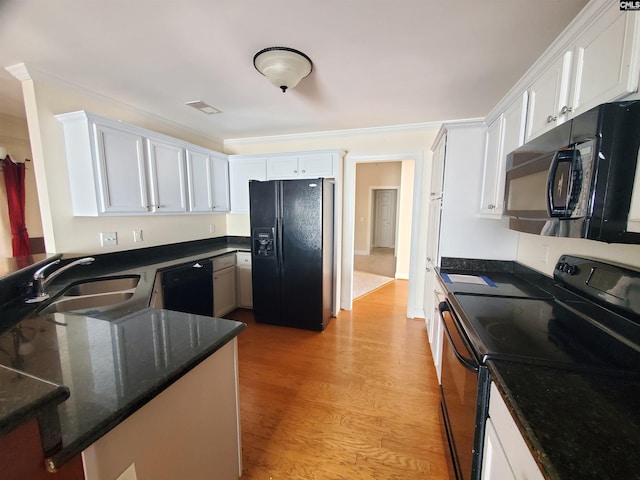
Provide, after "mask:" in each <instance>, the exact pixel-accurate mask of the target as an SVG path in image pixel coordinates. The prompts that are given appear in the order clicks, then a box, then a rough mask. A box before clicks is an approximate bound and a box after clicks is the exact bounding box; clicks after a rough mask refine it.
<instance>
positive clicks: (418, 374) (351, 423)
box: [229, 280, 453, 480]
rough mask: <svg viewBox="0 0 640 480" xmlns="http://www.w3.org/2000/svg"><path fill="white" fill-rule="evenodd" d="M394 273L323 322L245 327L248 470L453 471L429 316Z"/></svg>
mask: <svg viewBox="0 0 640 480" xmlns="http://www.w3.org/2000/svg"><path fill="white" fill-rule="evenodd" d="M406 301H407V282H406V281H403V280H396V281H394V282H392V283H390V284H389V285H386V286H384V287H382V288H380V289H379V290H376V291H375V292H373V293H371V294H368V295H365V296H363V297H361V298H360V299H358V300H357V301H356V302H354V308H353V310H352V311H350V312H346V311H341V312H340V314H339V315H338V318H335V319H333V320H332V321H331V322H330V323H329V325H328V327H327V329H326V330H325V331H324V332H320V333H319V332H310V331H306V330H299V329H293V328H286V327H279V326H272V325H264V324H258V323H256V322H255V321H254V320H253V315H252V313H251V311H249V310H236V311H235V312H233V313H232V314H231V315H230V316H229V318H234V319H237V320H241V321H244V322H246V323H247V325H248V328H247V329H246V330H245V331H244V332H243V333H242V334H241V335H240V336H239V338H238V344H239V351H238V361H239V369H240V410H241V422H242V441H243V467H244V470H243V475H242V479H243V480H244V479H249V480H253V479H255V480H280V479H287V480H297V479H300V480H303V479H304V480H343V479H345V480H346V479H349V480H360V479H362V480H364V479H384V480H396V479H397V480H413V479H415V480H421V479H434V480H449V479H450V478H453V477H452V476H451V473H450V472H449V470H448V466H447V463H446V458H445V447H444V445H443V443H442V437H441V428H442V426H441V419H440V417H439V413H438V412H439V402H440V395H439V387H438V383H437V379H436V374H435V370H434V368H433V365H432V362H431V353H430V350H429V342H428V339H427V334H426V329H425V325H424V320H422V319H407V318H406Z"/></svg>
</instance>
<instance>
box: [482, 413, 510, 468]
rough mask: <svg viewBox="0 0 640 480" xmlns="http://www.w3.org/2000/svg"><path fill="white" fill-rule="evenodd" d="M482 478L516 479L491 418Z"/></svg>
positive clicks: (485, 439) (486, 435)
mask: <svg viewBox="0 0 640 480" xmlns="http://www.w3.org/2000/svg"><path fill="white" fill-rule="evenodd" d="M480 478H481V480H516V476H515V475H514V474H513V471H512V470H511V466H510V465H509V460H507V455H506V454H505V453H504V449H503V448H502V445H501V444H500V439H499V438H498V434H497V433H496V430H495V428H494V427H493V423H492V422H491V419H489V420H487V428H486V429H485V437H484V452H483V454H482V473H481V475H480Z"/></svg>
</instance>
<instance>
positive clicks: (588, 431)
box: [488, 361, 640, 480]
mask: <svg viewBox="0 0 640 480" xmlns="http://www.w3.org/2000/svg"><path fill="white" fill-rule="evenodd" d="M488 366H489V373H490V375H491V378H492V380H493V381H494V382H495V384H496V386H497V387H498V389H499V390H500V392H501V393H502V395H503V397H504V399H505V403H506V404H507V407H508V408H509V409H510V410H511V414H512V415H513V417H514V419H515V420H516V424H517V425H518V427H519V428H520V431H521V433H522V435H523V437H524V439H525V441H526V442H527V443H528V445H529V448H530V449H531V452H532V454H533V456H534V458H535V459H536V461H537V462H538V465H539V466H540V468H541V470H542V471H543V473H544V475H545V476H546V478H549V479H552V480H556V479H558V480H560V479H562V480H565V479H574V478H579V479H581V480H587V479H594V480H595V479H598V480H608V479H611V480H619V479H622V478H624V479H640V456H639V455H638V454H637V452H638V451H639V450H640V410H638V406H637V399H638V398H640V379H638V378H623V377H619V378H616V377H611V376H601V375H590V374H587V373H580V372H568V371H564V370H559V369H555V368H550V367H542V366H535V365H526V364H519V363H511V362H503V361H489V362H488Z"/></svg>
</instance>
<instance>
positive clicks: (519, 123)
mask: <svg viewBox="0 0 640 480" xmlns="http://www.w3.org/2000/svg"><path fill="white" fill-rule="evenodd" d="M527 98H528V95H527V92H524V93H523V94H522V96H521V97H520V98H518V99H517V100H516V101H515V102H513V103H512V104H511V105H510V106H509V108H507V109H506V110H505V112H504V125H503V131H502V152H503V158H504V162H503V173H504V168H505V167H506V160H507V155H509V153H511V152H513V151H514V150H515V149H516V148H518V147H521V146H522V145H523V144H524V133H525V126H526V120H527ZM501 183H502V189H503V190H502V191H503V192H504V175H503V177H502V182H501ZM500 198H502V194H501V195H500Z"/></svg>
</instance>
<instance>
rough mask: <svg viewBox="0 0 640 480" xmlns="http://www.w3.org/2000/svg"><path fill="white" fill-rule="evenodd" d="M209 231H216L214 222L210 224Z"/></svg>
mask: <svg viewBox="0 0 640 480" xmlns="http://www.w3.org/2000/svg"><path fill="white" fill-rule="evenodd" d="M209 233H216V226H215V225H214V224H213V223H211V224H209Z"/></svg>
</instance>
